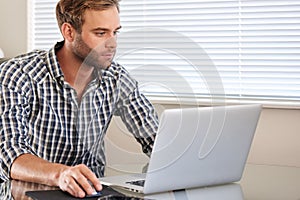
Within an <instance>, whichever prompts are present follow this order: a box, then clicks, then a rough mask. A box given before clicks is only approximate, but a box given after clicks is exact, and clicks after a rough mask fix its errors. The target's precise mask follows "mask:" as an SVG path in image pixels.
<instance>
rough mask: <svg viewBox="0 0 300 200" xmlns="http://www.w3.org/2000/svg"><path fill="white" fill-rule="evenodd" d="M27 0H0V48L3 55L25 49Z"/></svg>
mask: <svg viewBox="0 0 300 200" xmlns="http://www.w3.org/2000/svg"><path fill="white" fill-rule="evenodd" d="M26 8H27V0H1V1H0V48H1V49H2V50H3V52H4V55H5V57H13V56H16V55H19V54H21V53H24V52H26V50H27V9H26Z"/></svg>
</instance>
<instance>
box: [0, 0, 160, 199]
mask: <svg viewBox="0 0 300 200" xmlns="http://www.w3.org/2000/svg"><path fill="white" fill-rule="evenodd" d="M56 15H57V21H58V25H59V27H60V30H61V33H62V35H63V37H64V41H63V42H59V43H57V44H56V45H55V47H54V48H52V49H51V50H50V51H49V52H46V51H39V50H37V51H33V52H30V53H28V54H25V55H21V56H18V57H16V58H13V59H11V60H9V61H7V62H5V63H4V64H2V65H1V68H0V70H1V71H0V83H1V84H0V86H1V90H0V91H1V93H0V105H1V106H0V107H1V110H0V116H1V120H0V131H1V136H0V137H1V140H0V141H1V143H0V145H1V154H0V164H1V171H0V178H1V179H2V180H3V181H5V180H8V179H10V178H11V179H17V180H23V181H29V182H36V183H42V184H46V185H50V186H59V187H60V188H61V189H62V190H64V191H67V192H69V193H70V194H71V195H73V196H75V197H84V196H85V195H86V194H92V192H93V191H94V190H101V189H102V186H101V183H100V182H99V180H98V179H97V177H99V176H103V173H104V166H105V156H104V141H103V138H104V135H105V132H106V130H107V127H108V125H109V122H110V120H111V118H112V116H113V115H118V116H120V117H121V119H122V120H123V122H124V123H125V125H126V126H127V128H128V130H129V131H130V132H131V133H132V134H133V135H134V137H135V138H136V140H137V141H138V142H139V143H140V144H141V145H142V149H143V152H144V153H146V154H147V155H150V154H151V151H152V146H153V141H154V137H155V134H156V131H157V126H158V119H157V115H156V113H155V111H154V109H153V106H152V105H151V104H150V102H149V101H148V100H147V99H146V98H145V97H144V96H143V95H142V94H141V93H140V92H139V90H138V86H137V83H136V81H135V80H134V79H132V78H131V77H130V76H129V74H128V72H127V71H126V70H125V69H124V68H123V67H122V66H120V65H119V64H117V63H115V62H113V61H112V60H113V57H114V55H115V51H116V47H117V43H116V35H117V33H118V31H119V29H120V28H121V26H120V20H119V2H118V0H60V1H59V2H58V4H57V8H56Z"/></svg>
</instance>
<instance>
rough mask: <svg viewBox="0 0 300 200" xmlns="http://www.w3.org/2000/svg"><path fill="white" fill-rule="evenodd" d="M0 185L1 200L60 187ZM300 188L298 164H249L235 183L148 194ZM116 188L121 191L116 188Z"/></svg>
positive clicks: (275, 194)
mask: <svg viewBox="0 0 300 200" xmlns="http://www.w3.org/2000/svg"><path fill="white" fill-rule="evenodd" d="M124 171H127V172H128V168H126V167H125V169H124ZM124 171H123V172H124ZM109 173H111V174H109ZM118 173H120V171H119V172H118ZM199 173H201V172H199ZM107 174H108V175H116V173H115V172H112V171H111V170H110V171H109V170H108V171H107ZM178 181H180V180H178ZM0 188H1V191H0V199H1V200H2V199H4V200H29V199H30V198H29V197H27V196H26V195H25V192H26V191H32V190H53V189H58V188H56V187H50V186H45V185H40V184H34V183H27V182H22V181H14V180H13V181H8V182H5V183H2V184H1V185H0ZM299 188H300V168H299V167H280V166H265V165H251V164H247V165H246V168H245V171H244V174H243V177H242V180H241V181H240V182H239V183H237V184H235V183H233V184H227V185H221V186H214V187H206V188H195V189H188V190H182V191H176V192H166V193H161V194H152V195H148V196H146V197H147V198H151V199H157V200H161V199H164V200H168V199H175V200H194V199H205V200H216V199H218V200H223V199H233V200H234V199H239V200H242V199H245V200H254V199H255V200H282V199H284V200H300V190H299ZM116 190H118V191H119V192H122V191H121V190H119V189H117V188H116ZM124 192H125V191H123V193H124ZM126 194H129V195H130V196H132V195H134V196H140V195H138V194H136V193H126ZM57 200H58V199H57Z"/></svg>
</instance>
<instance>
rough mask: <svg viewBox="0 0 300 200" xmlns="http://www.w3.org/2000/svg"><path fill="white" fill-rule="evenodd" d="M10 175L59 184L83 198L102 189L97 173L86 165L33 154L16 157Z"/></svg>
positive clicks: (25, 179) (41, 182)
mask: <svg viewBox="0 0 300 200" xmlns="http://www.w3.org/2000/svg"><path fill="white" fill-rule="evenodd" d="M10 175H11V178H12V179H16V180H21V181H26V182H33V183H40V184H45V185H49V186H58V187H59V188H60V189H61V190H63V191H66V192H68V193H70V194H71V195H73V196H75V197H80V198H83V197H85V195H91V194H92V193H93V192H94V191H95V190H96V191H100V190H102V185H101V183H100V181H99V180H98V178H97V177H96V175H95V174H94V173H93V172H92V171H91V170H90V169H89V168H88V167H87V166H85V165H83V164H80V165H76V166H73V167H70V166H66V165H62V164H57V163H51V162H48V161H46V160H44V159H42V158H39V157H37V156H35V155H31V154H23V155H21V156H19V157H18V158H16V159H15V161H14V162H13V164H12V167H11V171H10Z"/></svg>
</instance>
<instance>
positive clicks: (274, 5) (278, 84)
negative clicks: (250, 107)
mask: <svg viewBox="0 0 300 200" xmlns="http://www.w3.org/2000/svg"><path fill="white" fill-rule="evenodd" d="M56 2H57V0H52V1H51V0H48V1H37V0H31V2H30V5H31V6H30V7H31V8H32V9H33V12H32V13H33V14H32V16H31V18H32V20H31V22H32V23H31V24H32V26H31V27H32V29H31V30H32V33H31V34H30V35H31V39H30V41H31V42H30V44H32V45H30V47H31V48H46V49H47V48H50V47H51V46H52V45H53V43H54V42H56V41H57V40H59V38H60V37H61V36H60V34H59V31H58V29H57V28H56V26H57V25H56V20H55V15H54V8H55V4H56ZM120 3H121V13H120V16H121V23H122V26H123V29H122V31H121V33H120V35H119V38H118V43H119V50H118V54H117V55H116V60H117V61H118V62H119V63H121V64H122V65H124V66H125V67H126V68H127V69H128V70H129V71H130V72H131V73H132V74H133V76H135V77H136V79H137V80H138V81H139V82H140V87H141V90H143V91H144V92H145V94H147V95H148V96H149V97H150V98H152V99H154V100H155V99H159V100H161V99H175V101H177V100H180V101H181V100H182V99H185V100H191V99H192V101H194V100H196V101H197V102H199V101H200V102H206V103H210V102H212V101H226V102H238V103H241V102H246V103H248V102H251V103H252V102H257V103H264V104H265V105H276V106H292V107H294V106H295V107H299V106H300V0H272V1H271V0H201V1H199V0H186V1H178V0H143V1H136V0H123V1H121V2H120Z"/></svg>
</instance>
